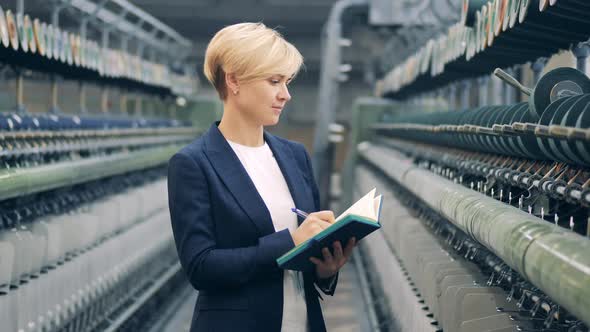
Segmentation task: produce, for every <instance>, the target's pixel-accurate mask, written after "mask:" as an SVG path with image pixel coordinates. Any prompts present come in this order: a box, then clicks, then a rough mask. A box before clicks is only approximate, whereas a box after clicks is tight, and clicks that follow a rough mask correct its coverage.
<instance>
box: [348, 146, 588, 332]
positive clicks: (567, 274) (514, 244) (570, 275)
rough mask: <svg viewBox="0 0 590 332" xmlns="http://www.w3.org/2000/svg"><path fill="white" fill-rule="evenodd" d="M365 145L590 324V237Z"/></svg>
mask: <svg viewBox="0 0 590 332" xmlns="http://www.w3.org/2000/svg"><path fill="white" fill-rule="evenodd" d="M386 150H387V149H384V148H382V147H378V146H371V145H368V144H365V146H364V148H363V150H361V151H359V153H360V155H361V156H362V157H363V158H364V159H365V160H367V161H368V162H369V163H372V164H373V165H374V166H376V167H377V168H380V169H381V170H382V171H384V172H385V173H386V174H388V175H389V176H391V177H392V178H393V179H395V180H396V181H397V182H398V183H401V184H402V185H403V186H404V187H405V188H406V189H408V190H410V191H411V192H412V193H414V195H416V196H417V197H420V199H422V200H423V201H424V202H425V203H426V204H428V205H429V206H430V207H431V208H432V209H434V210H435V211H437V212H439V213H440V214H442V215H443V216H445V217H446V218H447V219H448V220H449V221H450V222H451V223H453V224H454V225H456V226H457V227H458V228H460V229H461V230H462V231H464V232H465V233H466V234H468V235H469V236H471V237H473V238H474V239H475V240H477V241H478V242H479V243H481V244H482V245H484V246H485V247H487V248H488V249H489V250H490V251H492V252H493V253H495V254H496V255H497V256H498V257H500V258H501V259H502V260H503V261H504V262H505V263H506V264H508V265H509V266H510V267H512V268H513V269H514V270H516V271H518V272H519V273H520V274H521V275H522V276H523V277H525V278H526V279H528V280H529V281H530V282H531V283H533V284H534V285H535V286H537V287H539V288H540V289H541V290H542V291H543V292H545V293H546V294H547V295H549V296H550V297H551V298H552V299H553V300H554V301H556V302H557V303H559V304H560V305H562V306H563V307H565V308H566V309H567V310H568V311H569V312H571V313H572V314H574V315H575V316H576V317H578V318H580V319H581V320H583V321H584V322H585V323H587V324H590V254H588V253H590V239H588V238H586V237H583V236H581V235H578V234H576V233H573V232H571V231H569V230H566V229H564V228H560V227H557V226H555V225H553V224H551V223H549V222H546V221H544V220H542V219H540V218H537V217H535V216H533V215H530V214H528V213H525V212H523V211H521V210H519V209H517V208H514V207H512V206H510V205H506V204H504V203H502V202H499V201H497V200H495V199H493V198H490V197H487V196H485V195H482V194H480V193H478V192H476V191H473V190H470V189H468V188H465V187H463V186H461V185H458V184H455V183H453V182H451V181H449V180H447V179H445V178H442V177H440V176H438V175H436V174H433V173H432V172H430V171H428V170H425V169H421V168H418V167H416V166H415V165H412V164H411V163H409V162H408V160H407V159H403V157H402V156H401V155H399V154H398V153H396V152H395V151H391V150H390V151H386Z"/></svg>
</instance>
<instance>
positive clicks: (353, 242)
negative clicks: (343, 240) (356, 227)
mask: <svg viewBox="0 0 590 332" xmlns="http://www.w3.org/2000/svg"><path fill="white" fill-rule="evenodd" d="M355 245H356V239H355V238H354V237H353V238H351V239H350V240H348V244H347V245H346V248H344V257H346V259H348V258H349V257H350V256H351V255H352V249H354V246H355Z"/></svg>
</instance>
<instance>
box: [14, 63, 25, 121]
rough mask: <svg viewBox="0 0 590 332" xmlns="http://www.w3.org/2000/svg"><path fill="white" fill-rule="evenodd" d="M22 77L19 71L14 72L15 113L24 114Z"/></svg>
mask: <svg viewBox="0 0 590 332" xmlns="http://www.w3.org/2000/svg"><path fill="white" fill-rule="evenodd" d="M23 85H24V77H23V73H22V70H21V69H17V70H16V112H17V113H25V112H26V109H25V102H24V90H23V89H24V86H23Z"/></svg>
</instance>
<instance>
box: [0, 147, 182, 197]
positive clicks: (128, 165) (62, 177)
mask: <svg viewBox="0 0 590 332" xmlns="http://www.w3.org/2000/svg"><path fill="white" fill-rule="evenodd" d="M182 146H183V145H170V146H167V147H158V148H149V149H142V150H140V151H135V152H127V153H117V154H115V155H111V156H106V157H105V156H101V157H94V158H88V159H82V160H76V161H71V162H63V163H59V164H54V165H47V166H40V167H32V168H21V169H9V170H2V171H0V200H5V199H9V198H13V197H18V196H24V195H29V194H33V193H38V192H42V191H47V190H51V189H55V188H59V187H65V186H71V185H75V184H79V183H83V182H88V181H92V180H96V179H100V178H104V177H108V176H113V175H117V174H123V173H127V172H132V171H137V170H141V169H145V168H150V167H154V166H157V165H161V164H164V163H165V162H167V161H168V159H169V158H170V157H171V156H172V155H173V154H174V153H175V152H176V151H178V150H179V149H180V148H182Z"/></svg>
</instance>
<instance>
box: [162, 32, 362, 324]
mask: <svg viewBox="0 0 590 332" xmlns="http://www.w3.org/2000/svg"><path fill="white" fill-rule="evenodd" d="M302 62H303V58H302V56H301V54H300V53H299V52H298V51H297V49H296V48H295V47H294V46H293V45H291V44H290V43H288V42H287V41H285V40H284V39H283V38H282V37H281V35H280V34H279V33H277V32H276V31H274V30H272V29H269V28H267V27H266V26H264V24H262V23H241V24H235V25H232V26H228V27H226V28H224V29H222V30H220V31H219V32H218V33H217V34H216V35H215V36H214V37H213V39H212V40H211V41H210V43H209V45H208V47H207V51H206V55H205V64H204V72H205V75H206V76H207V79H208V80H209V81H210V82H211V84H213V86H214V87H215V89H216V90H217V92H218V94H219V97H220V98H221V100H222V101H223V108H224V112H223V117H222V119H221V121H220V122H219V123H215V124H213V125H212V126H211V128H210V129H209V130H208V131H207V132H206V133H205V134H204V135H203V136H201V137H200V138H198V139H197V140H195V141H194V142H192V143H191V144H189V145H188V146H186V147H185V148H183V149H182V150H181V151H179V152H178V153H176V154H175V155H174V156H173V157H172V158H171V159H170V163H169V174H168V197H169V203H170V215H171V218H172V229H173V232H174V238H175V241H176V247H177V250H178V255H179V258H180V262H181V264H182V266H183V269H184V271H185V272H186V274H187V276H188V279H189V281H190V282H191V284H192V285H193V286H194V288H195V289H197V290H198V291H199V296H198V299H197V303H196V305H195V309H194V313H193V320H192V325H191V331H216V332H218V331H221V332H223V331H232V332H233V331H283V332H286V331H312V332H318V331H325V325H324V320H323V317H322V312H321V308H320V304H319V300H318V297H320V298H321V296H320V295H319V293H318V291H317V290H316V288H315V287H314V284H315V285H317V286H318V287H319V288H320V289H321V290H322V292H324V293H325V294H328V295H333V294H334V289H335V287H336V281H337V272H338V270H339V269H340V268H341V267H342V266H343V265H344V263H345V262H346V261H347V259H348V258H349V257H350V254H351V251H352V249H353V247H354V239H351V240H350V241H349V243H348V244H347V245H346V248H344V249H343V247H342V245H341V244H340V243H334V248H333V254H331V253H330V250H328V248H323V256H324V257H323V260H321V259H315V258H314V259H312V261H313V263H314V264H315V273H314V272H310V273H305V274H302V273H299V272H294V271H283V270H281V269H279V267H278V266H277V263H276V259H277V258H278V257H279V256H281V255H282V254H284V253H285V252H287V251H288V250H290V249H291V248H293V247H294V246H296V245H298V244H299V243H302V242H303V241H305V240H307V239H308V238H309V237H311V236H313V235H315V234H317V233H319V232H320V231H321V230H322V229H324V228H326V227H328V226H329V225H330V224H331V223H333V222H334V214H333V213H332V211H319V212H315V213H311V214H310V215H309V216H308V217H307V218H306V219H305V220H303V219H302V218H298V217H297V216H296V215H295V214H294V213H292V212H291V208H292V207H297V208H299V209H301V210H304V211H317V210H319V195H318V190H317V186H316V183H315V181H314V179H313V175H312V169H311V163H310V159H309V156H308V154H307V152H306V151H305V148H304V147H303V145H301V144H299V143H295V142H291V141H288V140H285V139H282V138H279V137H276V136H273V135H270V134H269V133H266V132H264V126H271V125H275V124H277V123H278V121H279V117H280V114H281V111H282V109H283V107H284V106H285V104H286V103H287V102H288V101H289V100H290V99H291V96H290V95H289V91H288V88H287V85H288V84H289V82H290V81H291V80H292V79H293V77H294V76H295V74H296V73H297V72H298V70H299V68H300V67H301V65H302Z"/></svg>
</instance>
